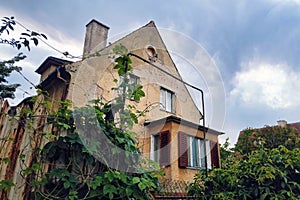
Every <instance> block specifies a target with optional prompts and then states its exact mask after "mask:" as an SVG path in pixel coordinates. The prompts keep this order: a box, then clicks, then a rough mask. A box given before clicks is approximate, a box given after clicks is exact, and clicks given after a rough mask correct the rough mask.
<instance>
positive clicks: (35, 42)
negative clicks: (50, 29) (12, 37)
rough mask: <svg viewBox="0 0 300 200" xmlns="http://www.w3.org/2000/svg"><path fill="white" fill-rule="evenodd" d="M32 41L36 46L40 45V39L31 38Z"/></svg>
mask: <svg viewBox="0 0 300 200" xmlns="http://www.w3.org/2000/svg"><path fill="white" fill-rule="evenodd" d="M31 39H32V40H33V43H34V44H35V46H37V45H38V43H39V41H38V39H36V38H31Z"/></svg>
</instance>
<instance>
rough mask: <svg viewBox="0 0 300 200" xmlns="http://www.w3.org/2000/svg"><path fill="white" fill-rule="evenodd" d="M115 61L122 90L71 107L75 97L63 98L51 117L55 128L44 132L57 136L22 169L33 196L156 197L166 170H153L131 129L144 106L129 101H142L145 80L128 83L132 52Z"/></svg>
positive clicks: (50, 119) (50, 120) (80, 197)
mask: <svg viewBox="0 0 300 200" xmlns="http://www.w3.org/2000/svg"><path fill="white" fill-rule="evenodd" d="M120 49H121V50H122V51H121V52H124V50H125V51H126V52H127V50H126V48H125V47H124V46H117V47H116V48H115V49H114V52H115V53H120V51H119V50H120ZM115 61H116V65H115V67H114V69H116V70H118V75H119V77H120V78H119V79H120V81H115V82H118V85H117V86H116V87H115V88H113V90H117V91H119V92H118V96H117V97H116V98H115V99H113V100H111V101H109V102H103V101H102V100H100V99H95V100H92V101H91V102H90V105H87V106H84V107H80V108H75V109H73V110H72V111H71V110H70V109H69V106H70V105H71V102H70V101H65V102H59V104H60V106H59V109H58V110H57V111H54V112H52V114H50V115H48V116H47V121H48V122H49V123H52V126H53V127H54V128H55V129H52V130H56V131H55V133H54V132H52V133H44V136H45V137H47V138H48V139H50V140H52V141H50V142H48V143H47V144H46V145H45V146H44V147H43V149H41V151H39V154H38V155H37V158H36V163H35V164H34V165H31V166H30V167H28V168H27V169H25V170H24V171H23V175H24V176H25V175H27V176H28V175H32V179H31V180H30V185H31V187H32V189H31V191H32V193H31V195H30V198H31V199H151V198H152V197H151V191H154V190H156V189H157V188H158V177H159V176H160V175H161V172H159V171H157V169H156V168H154V169H153V167H154V166H155V165H153V163H152V164H151V170H150V169H149V168H148V167H147V166H149V163H148V161H147V160H145V159H144V158H142V157H141V152H140V150H139V148H138V147H137V139H136V133H134V132H132V131H131V129H132V127H133V125H134V124H136V123H138V118H139V117H140V116H142V115H143V113H144V112H145V111H139V110H137V109H136V108H135V107H134V106H133V105H130V104H128V103H126V101H127V100H128V98H130V99H133V100H135V101H139V100H140V99H141V98H142V97H143V96H144V95H145V94H144V92H143V90H142V86H141V85H138V84H132V83H129V76H130V73H132V66H131V59H130V58H129V56H127V55H126V53H125V54H122V55H119V56H118V57H117V58H116V59H115ZM75 125H76V129H75ZM63 133H65V134H63ZM104 139H106V140H107V141H108V142H105V141H104ZM107 155H108V156H107ZM108 159H110V160H113V161H114V162H113V164H111V163H110V162H109V161H108ZM156 166H158V165H156ZM45 172H46V173H45Z"/></svg>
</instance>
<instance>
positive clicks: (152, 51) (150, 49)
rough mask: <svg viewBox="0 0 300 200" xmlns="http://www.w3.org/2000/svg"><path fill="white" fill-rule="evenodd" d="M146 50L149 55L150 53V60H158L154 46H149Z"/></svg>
mask: <svg viewBox="0 0 300 200" xmlns="http://www.w3.org/2000/svg"><path fill="white" fill-rule="evenodd" d="M146 52H147V55H148V57H149V60H150V61H156V59H157V53H156V50H155V48H154V47H153V46H148V47H147V49H146Z"/></svg>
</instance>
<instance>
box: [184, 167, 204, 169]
mask: <svg viewBox="0 0 300 200" xmlns="http://www.w3.org/2000/svg"><path fill="white" fill-rule="evenodd" d="M186 169H192V170H205V169H206V168H205V167H186Z"/></svg>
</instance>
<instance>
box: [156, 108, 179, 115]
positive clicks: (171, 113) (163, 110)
mask: <svg viewBox="0 0 300 200" xmlns="http://www.w3.org/2000/svg"><path fill="white" fill-rule="evenodd" d="M159 110H160V111H162V112H166V113H169V114H174V115H175V114H176V113H175V112H170V111H167V110H164V109H161V108H160V109H159Z"/></svg>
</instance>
